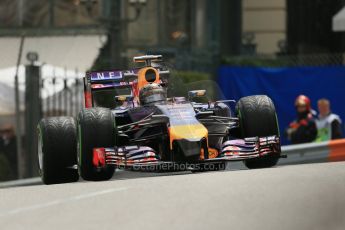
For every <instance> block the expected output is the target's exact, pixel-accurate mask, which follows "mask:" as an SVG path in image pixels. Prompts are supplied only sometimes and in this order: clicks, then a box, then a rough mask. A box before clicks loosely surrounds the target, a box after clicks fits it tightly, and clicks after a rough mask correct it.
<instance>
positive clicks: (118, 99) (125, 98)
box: [115, 95, 134, 102]
mask: <svg viewBox="0 0 345 230" xmlns="http://www.w3.org/2000/svg"><path fill="white" fill-rule="evenodd" d="M133 99H134V97H133V96H132V95H119V96H115V100H116V102H125V101H133Z"/></svg>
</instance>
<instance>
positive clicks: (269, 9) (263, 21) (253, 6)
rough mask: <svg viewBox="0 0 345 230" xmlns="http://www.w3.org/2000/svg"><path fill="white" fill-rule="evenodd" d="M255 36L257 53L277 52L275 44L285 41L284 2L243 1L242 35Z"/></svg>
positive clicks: (276, 0) (268, 0)
mask: <svg viewBox="0 0 345 230" xmlns="http://www.w3.org/2000/svg"><path fill="white" fill-rule="evenodd" d="M246 32H252V33H254V34H255V40H254V42H255V43H256V44H257V53H264V54H267V53H275V52H278V51H279V48H278V46H277V43H278V41H279V40H286V4H285V0H259V1H258V0H243V33H246Z"/></svg>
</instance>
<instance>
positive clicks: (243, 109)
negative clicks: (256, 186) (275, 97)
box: [236, 95, 280, 169]
mask: <svg viewBox="0 0 345 230" xmlns="http://www.w3.org/2000/svg"><path fill="white" fill-rule="evenodd" d="M236 112H237V116H238V118H239V120H240V132H241V137H242V138H245V137H265V136H272V135H276V136H279V127H278V120H277V115H276V111H275V107H274V104H273V102H272V100H271V99H270V98H269V97H267V96H265V95H257V96H249V97H243V98H241V99H240V100H239V101H238V103H237V105H236ZM279 157H280V156H279V155H274V156H273V155H266V156H265V157H262V158H257V159H250V160H246V161H245V165H246V166H247V167H248V168H250V169H254V168H266V167H272V166H275V165H276V164H277V162H278V160H279Z"/></svg>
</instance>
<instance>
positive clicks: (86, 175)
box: [78, 108, 117, 181]
mask: <svg viewBox="0 0 345 230" xmlns="http://www.w3.org/2000/svg"><path fill="white" fill-rule="evenodd" d="M115 125H116V124H115V118H114V116H113V114H112V113H111V111H110V109H106V108H90V109H83V110H82V111H80V113H79V117H78V152H79V153H78V156H79V159H78V160H79V170H80V176H81V177H82V178H83V179H84V180H92V181H99V180H109V179H110V178H111V177H112V176H113V174H114V171H115V168H114V167H113V166H109V165H108V166H106V167H105V168H102V169H98V168H95V167H94V166H93V164H92V158H93V149H94V148H97V147H114V146H115V145H116V143H115V142H116V139H117V137H116V129H115V128H116V127H115Z"/></svg>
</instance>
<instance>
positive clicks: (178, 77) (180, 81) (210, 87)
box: [168, 71, 220, 100]
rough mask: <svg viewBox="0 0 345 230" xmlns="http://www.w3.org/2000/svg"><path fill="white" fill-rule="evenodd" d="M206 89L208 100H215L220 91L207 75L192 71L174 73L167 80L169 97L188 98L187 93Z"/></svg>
mask: <svg viewBox="0 0 345 230" xmlns="http://www.w3.org/2000/svg"><path fill="white" fill-rule="evenodd" d="M199 89H206V95H207V99H208V100H216V99H217V98H218V92H220V89H219V87H218V84H217V82H216V81H215V80H214V79H213V78H212V76H211V75H210V74H208V73H201V72H194V71H174V72H172V73H171V76H170V79H169V90H168V95H169V97H172V96H177V97H178V96H183V97H187V96H188V91H191V90H199Z"/></svg>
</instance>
